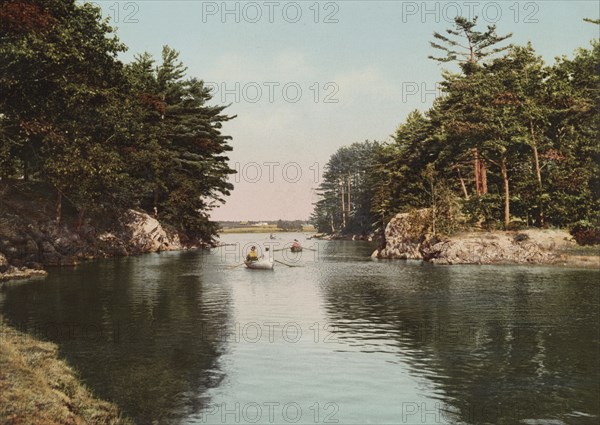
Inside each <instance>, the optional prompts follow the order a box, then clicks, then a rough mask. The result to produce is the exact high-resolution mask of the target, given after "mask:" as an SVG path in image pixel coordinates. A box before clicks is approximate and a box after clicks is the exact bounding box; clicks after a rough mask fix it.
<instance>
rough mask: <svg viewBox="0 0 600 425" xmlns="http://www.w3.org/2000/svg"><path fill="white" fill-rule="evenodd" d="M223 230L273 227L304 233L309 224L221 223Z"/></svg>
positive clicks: (271, 222) (301, 222) (290, 222)
mask: <svg viewBox="0 0 600 425" xmlns="http://www.w3.org/2000/svg"><path fill="white" fill-rule="evenodd" d="M218 224H219V226H220V227H222V228H223V229H233V228H238V229H239V228H245V227H260V226H265V225H267V226H273V227H275V228H277V229H279V230H285V231H302V229H303V228H304V226H306V225H307V224H308V223H307V222H306V221H305V220H276V221H219V222H218Z"/></svg>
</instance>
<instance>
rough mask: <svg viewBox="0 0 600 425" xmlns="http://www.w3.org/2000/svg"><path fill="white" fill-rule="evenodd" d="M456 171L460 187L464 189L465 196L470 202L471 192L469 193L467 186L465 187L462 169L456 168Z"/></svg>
mask: <svg viewBox="0 0 600 425" xmlns="http://www.w3.org/2000/svg"><path fill="white" fill-rule="evenodd" d="M456 171H457V172H458V179H459V180H460V187H461V188H462V192H463V195H464V197H465V199H466V200H467V201H468V200H469V192H467V186H466V185H465V179H463V177H462V174H461V173H460V168H459V167H456Z"/></svg>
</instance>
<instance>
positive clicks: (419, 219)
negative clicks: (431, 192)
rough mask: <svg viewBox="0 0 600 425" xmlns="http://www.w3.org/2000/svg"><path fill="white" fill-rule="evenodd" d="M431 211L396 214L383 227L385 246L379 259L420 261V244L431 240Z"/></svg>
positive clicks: (423, 210)
mask: <svg viewBox="0 0 600 425" xmlns="http://www.w3.org/2000/svg"><path fill="white" fill-rule="evenodd" d="M430 232H431V210H429V209H426V208H425V209H420V210H415V211H411V212H409V213H400V214H397V215H396V216H395V217H394V218H392V219H391V220H390V222H389V223H388V225H387V226H386V227H385V246H384V247H383V249H381V251H380V252H379V254H378V257H379V258H398V259H404V260H408V259H411V260H421V259H422V258H423V255H422V254H421V251H420V248H421V244H423V243H424V242H426V241H428V240H429V239H430V238H431V233H430Z"/></svg>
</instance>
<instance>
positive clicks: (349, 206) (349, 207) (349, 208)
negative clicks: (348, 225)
mask: <svg viewBox="0 0 600 425" xmlns="http://www.w3.org/2000/svg"><path fill="white" fill-rule="evenodd" d="M351 209H352V207H351V204H350V176H348V214H350V210H351Z"/></svg>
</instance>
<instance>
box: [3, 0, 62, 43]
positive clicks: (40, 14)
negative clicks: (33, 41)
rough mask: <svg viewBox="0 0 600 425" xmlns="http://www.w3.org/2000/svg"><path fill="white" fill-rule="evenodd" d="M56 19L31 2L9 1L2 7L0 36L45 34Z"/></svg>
mask: <svg viewBox="0 0 600 425" xmlns="http://www.w3.org/2000/svg"><path fill="white" fill-rule="evenodd" d="M55 22H56V19H55V18H54V17H53V16H52V15H51V14H50V13H49V12H48V11H47V10H46V9H44V8H43V7H41V6H39V5H37V4H34V3H32V2H29V1H23V0H21V1H18V0H16V1H9V2H4V3H2V4H1V5H0V34H1V35H2V36H6V35H23V34H28V33H32V32H38V33H39V32H44V31H46V30H48V29H50V28H51V27H52V26H53V25H54V23H55Z"/></svg>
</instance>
